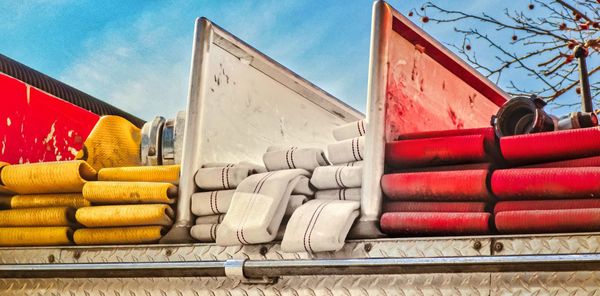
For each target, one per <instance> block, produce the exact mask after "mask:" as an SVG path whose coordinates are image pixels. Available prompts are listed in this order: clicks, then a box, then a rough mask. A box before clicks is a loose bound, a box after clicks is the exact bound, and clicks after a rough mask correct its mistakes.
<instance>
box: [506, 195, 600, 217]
mask: <svg viewBox="0 0 600 296" xmlns="http://www.w3.org/2000/svg"><path fill="white" fill-rule="evenodd" d="M593 208H600V199H595V198H594V199H559V200H518V201H500V202H498V203H497V204H496V206H495V207H494V214H497V213H500V212H511V211H532V210H569V209H593Z"/></svg>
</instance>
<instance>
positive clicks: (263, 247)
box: [258, 246, 269, 256]
mask: <svg viewBox="0 0 600 296" xmlns="http://www.w3.org/2000/svg"><path fill="white" fill-rule="evenodd" d="M258 252H259V253H260V255H262V256H264V255H267V253H268V252H269V249H268V248H267V247H265V246H262V247H260V250H259V251H258Z"/></svg>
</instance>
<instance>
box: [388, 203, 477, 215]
mask: <svg viewBox="0 0 600 296" xmlns="http://www.w3.org/2000/svg"><path fill="white" fill-rule="evenodd" d="M383 212H384V213H388V212H447V213H452V212H455V213H456V212H474V213H475V212H485V203H483V202H418V201H397V202H386V203H384V204H383Z"/></svg>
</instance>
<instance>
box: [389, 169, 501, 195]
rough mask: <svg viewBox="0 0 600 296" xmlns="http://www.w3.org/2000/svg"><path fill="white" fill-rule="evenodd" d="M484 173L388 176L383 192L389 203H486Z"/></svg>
mask: <svg viewBox="0 0 600 296" xmlns="http://www.w3.org/2000/svg"><path fill="white" fill-rule="evenodd" d="M487 175H488V171H487V170H467V171H447V172H416V173H399V174H388V175H384V176H383V177H382V178H381V188H382V190H383V193H384V194H385V195H386V196H387V197H388V198H389V199H392V200H413V201H425V200H435V201H486V200H488V199H489V198H490V195H489V192H488V190H487V186H486V178H487Z"/></svg>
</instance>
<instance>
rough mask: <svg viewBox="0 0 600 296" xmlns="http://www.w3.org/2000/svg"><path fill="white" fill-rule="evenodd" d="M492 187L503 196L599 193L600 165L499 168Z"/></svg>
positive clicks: (530, 197)
mask: <svg viewBox="0 0 600 296" xmlns="http://www.w3.org/2000/svg"><path fill="white" fill-rule="evenodd" d="M491 190H492V192H493V193H494V195H496V197H498V198H499V199H502V200H511V199H512V200H515V199H517V200H520V199H530V200H531V199H534V200H535V199H566V198H590V197H599V196H600V167H598V168H593V167H582V168H525V169H521V168H519V169H507V170H497V171H494V172H493V173H492V177H491Z"/></svg>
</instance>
